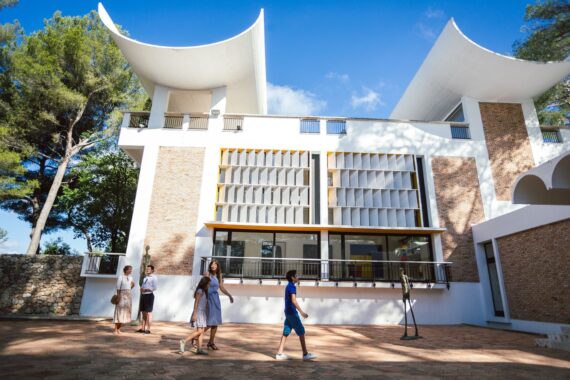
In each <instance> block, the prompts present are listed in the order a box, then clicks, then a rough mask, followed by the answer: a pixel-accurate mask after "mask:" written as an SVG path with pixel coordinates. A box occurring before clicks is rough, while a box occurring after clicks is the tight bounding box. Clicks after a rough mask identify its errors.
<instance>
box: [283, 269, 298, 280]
mask: <svg viewBox="0 0 570 380" xmlns="http://www.w3.org/2000/svg"><path fill="white" fill-rule="evenodd" d="M285 277H287V281H289V282H293V277H297V271H296V270H295V269H292V270H290V271H289V272H287V274H286V275H285Z"/></svg>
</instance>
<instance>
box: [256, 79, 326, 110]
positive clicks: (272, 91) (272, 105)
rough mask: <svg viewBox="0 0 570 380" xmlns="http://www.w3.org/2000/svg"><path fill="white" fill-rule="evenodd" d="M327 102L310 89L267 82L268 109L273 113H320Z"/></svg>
mask: <svg viewBox="0 0 570 380" xmlns="http://www.w3.org/2000/svg"><path fill="white" fill-rule="evenodd" d="M326 106H327V102H326V101H324V100H320V99H318V98H317V96H316V95H315V94H313V93H312V92H309V91H305V90H301V89H298V90H297V89H294V88H292V87H288V86H278V85H275V84H271V83H267V109H268V113H269V114H273V115H299V116H303V115H307V116H309V115H318V114H319V113H320V112H321V111H322V110H324V108H325V107H326Z"/></svg>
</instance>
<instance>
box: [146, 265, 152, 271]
mask: <svg viewBox="0 0 570 380" xmlns="http://www.w3.org/2000/svg"><path fill="white" fill-rule="evenodd" d="M146 267H147V268H149V267H150V269H152V271H153V272H154V265H150V264H149V265H147V266H146Z"/></svg>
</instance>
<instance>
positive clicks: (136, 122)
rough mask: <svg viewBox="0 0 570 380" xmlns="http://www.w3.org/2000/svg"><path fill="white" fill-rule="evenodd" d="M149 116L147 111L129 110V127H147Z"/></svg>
mask: <svg viewBox="0 0 570 380" xmlns="http://www.w3.org/2000/svg"><path fill="white" fill-rule="evenodd" d="M149 117H150V114H149V113H148V112H131V118H130V120H129V128H148V120H149Z"/></svg>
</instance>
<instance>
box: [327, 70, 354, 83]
mask: <svg viewBox="0 0 570 380" xmlns="http://www.w3.org/2000/svg"><path fill="white" fill-rule="evenodd" d="M325 78H327V79H334V80H338V81H339V82H341V83H348V82H349V81H350V77H349V76H348V74H339V73H336V72H334V71H329V72H328V73H327V75H325Z"/></svg>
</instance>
